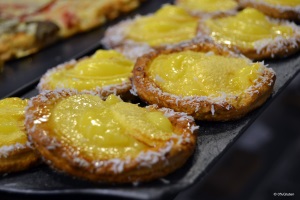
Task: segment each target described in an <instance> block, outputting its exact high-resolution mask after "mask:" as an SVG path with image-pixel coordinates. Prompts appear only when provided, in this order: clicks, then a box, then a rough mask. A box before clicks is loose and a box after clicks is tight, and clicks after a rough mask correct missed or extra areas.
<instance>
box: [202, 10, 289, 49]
mask: <svg viewBox="0 0 300 200" xmlns="http://www.w3.org/2000/svg"><path fill="white" fill-rule="evenodd" d="M205 25H206V26H207V27H208V28H209V30H210V35H211V37H212V38H213V39H214V40H216V41H217V42H219V43H223V44H226V45H229V46H230V45H236V46H240V47H244V48H254V46H255V45H254V44H255V42H257V41H259V40H263V39H270V38H271V39H274V38H276V37H278V36H280V37H283V38H289V37H291V36H292V35H293V29H292V27H290V26H285V25H278V24H276V23H272V22H270V21H269V20H268V19H267V17H266V16H265V15H264V14H263V13H261V12H259V11H258V10H256V9H253V8H246V9H244V10H243V11H241V12H240V13H239V14H237V15H236V16H231V17H225V18H218V19H208V20H206V21H205Z"/></svg>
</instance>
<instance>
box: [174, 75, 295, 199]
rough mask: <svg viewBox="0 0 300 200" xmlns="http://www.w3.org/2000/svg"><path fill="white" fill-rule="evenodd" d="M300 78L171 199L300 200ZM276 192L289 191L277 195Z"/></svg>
mask: <svg viewBox="0 0 300 200" xmlns="http://www.w3.org/2000/svg"><path fill="white" fill-rule="evenodd" d="M299 169H300V75H299V74H298V76H297V77H296V78H295V79H293V81H292V82H291V83H290V84H289V86H288V87H287V88H286V89H285V90H284V91H283V92H282V93H281V94H280V95H278V97H277V98H276V99H275V100H274V101H273V102H272V103H271V105H270V106H269V107H268V108H267V109H266V110H265V111H264V112H263V113H262V115H260V116H259V118H258V119H257V120H256V121H255V122H254V123H253V124H252V125H251V126H250V127H249V128H248V129H247V130H246V131H245V132H244V133H243V134H242V136H241V137H240V138H239V139H238V140H237V141H236V142H235V143H234V145H233V146H232V147H231V148H229V151H227V152H226V153H225V154H224V156H223V157H222V159H220V160H219V161H218V162H217V163H216V164H215V165H214V167H213V168H212V169H211V170H210V171H209V172H208V174H207V175H206V176H205V177H204V180H202V181H201V183H199V184H195V185H194V186H193V187H191V188H189V189H187V190H186V191H184V192H182V193H180V194H179V195H178V196H177V197H176V198H175V200H196V199H205V200H210V199H214V200H215V199H219V200H227V199H228V200H229V199H230V200H235V199H236V200H237V199H243V200H246V199H249V200H263V199H264V200H265V199H267V200H268V199H300V170H299ZM274 193H292V194H294V196H289V197H279V196H277V197H276V196H274Z"/></svg>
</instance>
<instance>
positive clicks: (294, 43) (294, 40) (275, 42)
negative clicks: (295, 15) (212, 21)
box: [198, 17, 300, 60]
mask: <svg viewBox="0 0 300 200" xmlns="http://www.w3.org/2000/svg"><path fill="white" fill-rule="evenodd" d="M215 18H218V17H215ZM269 20H272V19H271V18H269ZM204 21H205V20H201V21H200V22H199V25H198V37H208V38H211V37H210V31H209V28H208V27H206V26H205V25H204ZM275 22H277V23H280V24H286V25H288V26H291V27H292V29H293V31H294V35H293V36H292V37H291V38H288V39H283V38H281V37H278V38H275V39H272V40H268V39H266V40H259V41H257V42H256V45H255V48H251V49H250V48H244V47H240V46H237V45H232V44H230V45H226V44H221V45H224V46H226V47H227V48H229V49H230V50H231V51H233V52H236V53H238V54H243V55H244V56H246V57H248V58H250V59H252V60H264V59H273V58H284V57H288V56H290V55H293V54H295V53H297V52H298V51H299V50H300V28H299V27H298V26H296V25H295V24H294V23H292V22H288V21H275ZM211 39H212V38H211ZM212 40H213V39H212Z"/></svg>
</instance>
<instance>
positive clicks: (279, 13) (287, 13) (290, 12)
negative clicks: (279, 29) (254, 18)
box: [238, 0, 300, 22]
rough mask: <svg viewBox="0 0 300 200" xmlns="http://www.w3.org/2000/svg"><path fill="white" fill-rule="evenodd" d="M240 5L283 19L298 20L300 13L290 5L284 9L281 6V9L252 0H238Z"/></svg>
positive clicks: (299, 19)
mask: <svg viewBox="0 0 300 200" xmlns="http://www.w3.org/2000/svg"><path fill="white" fill-rule="evenodd" d="M238 2H239V4H240V6H241V7H244V8H246V7H252V8H256V9H257V10H260V11H261V12H263V13H264V14H266V15H268V16H270V17H274V18H277V19H285V20H292V21H297V22H299V21H300V14H299V12H297V11H296V9H293V8H292V7H289V8H287V9H284V7H282V8H281V9H280V8H278V7H276V6H272V5H268V4H267V3H260V2H253V1H249V0H238Z"/></svg>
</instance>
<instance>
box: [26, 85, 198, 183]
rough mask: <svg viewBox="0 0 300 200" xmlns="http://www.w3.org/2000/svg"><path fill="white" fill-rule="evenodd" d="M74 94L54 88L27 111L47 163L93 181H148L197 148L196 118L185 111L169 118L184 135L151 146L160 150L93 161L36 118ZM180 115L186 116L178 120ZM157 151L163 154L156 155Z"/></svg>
mask: <svg viewBox="0 0 300 200" xmlns="http://www.w3.org/2000/svg"><path fill="white" fill-rule="evenodd" d="M74 94H76V92H74V91H60V92H59V93H56V92H53V91H52V92H48V93H46V94H40V95H39V96H37V97H35V98H33V99H32V100H31V102H30V106H29V107H28V109H27V111H26V128H27V130H28V135H29V140H30V141H31V142H32V143H33V145H34V146H35V148H36V149H37V150H38V151H39V152H40V154H41V155H42V157H43V158H44V160H45V161H46V163H48V164H49V165H50V166H51V167H53V168H55V169H58V170H59V171H63V172H66V173H68V174H71V175H73V176H75V177H79V178H82V179H88V180H92V181H103V182H108V183H129V182H144V181H150V180H153V179H157V178H160V177H162V176H165V175H167V174H169V173H171V172H173V171H174V170H176V169H178V168H180V167H181V166H182V165H183V164H184V163H185V162H186V160H187V159H188V158H189V157H190V156H191V154H192V153H193V151H194V148H195V145H196V134H193V132H194V131H195V130H196V129H197V126H195V123H194V120H193V119H192V118H191V117H187V116H186V115H183V114H181V115H180V114H175V115H173V116H171V117H170V118H169V119H170V121H171V122H172V124H173V126H174V127H175V129H176V130H177V131H178V130H179V131H181V132H182V137H181V138H174V139H171V140H170V141H169V142H167V143H166V144H165V146H163V147H155V148H153V149H151V151H153V152H156V153H152V154H151V152H150V153H148V154H147V152H146V153H145V154H140V155H139V156H138V157H137V158H133V159H129V160H128V159H126V160H118V159H113V160H108V161H93V160H91V159H90V158H87V157H85V156H84V155H83V154H81V153H79V154H78V155H75V154H73V152H74V149H73V148H72V147H70V146H64V145H63V144H62V143H61V142H60V141H57V140H56V138H55V137H54V136H53V135H52V134H51V131H52V130H51V128H50V127H48V126H47V125H45V124H43V123H42V124H35V123H34V120H35V119H39V118H41V117H43V115H45V112H46V110H45V108H46V107H47V106H49V105H50V104H53V103H55V102H56V101H57V100H58V99H59V98H64V97H67V96H70V95H74ZM45 99H47V101H45ZM46 109H47V108H46ZM167 111H169V110H167ZM179 118H181V119H184V120H178V119H179ZM75 152H76V151H75ZM157 153H158V154H160V155H161V156H158V157H155V155H156V154H157ZM151 156H154V157H151Z"/></svg>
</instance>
